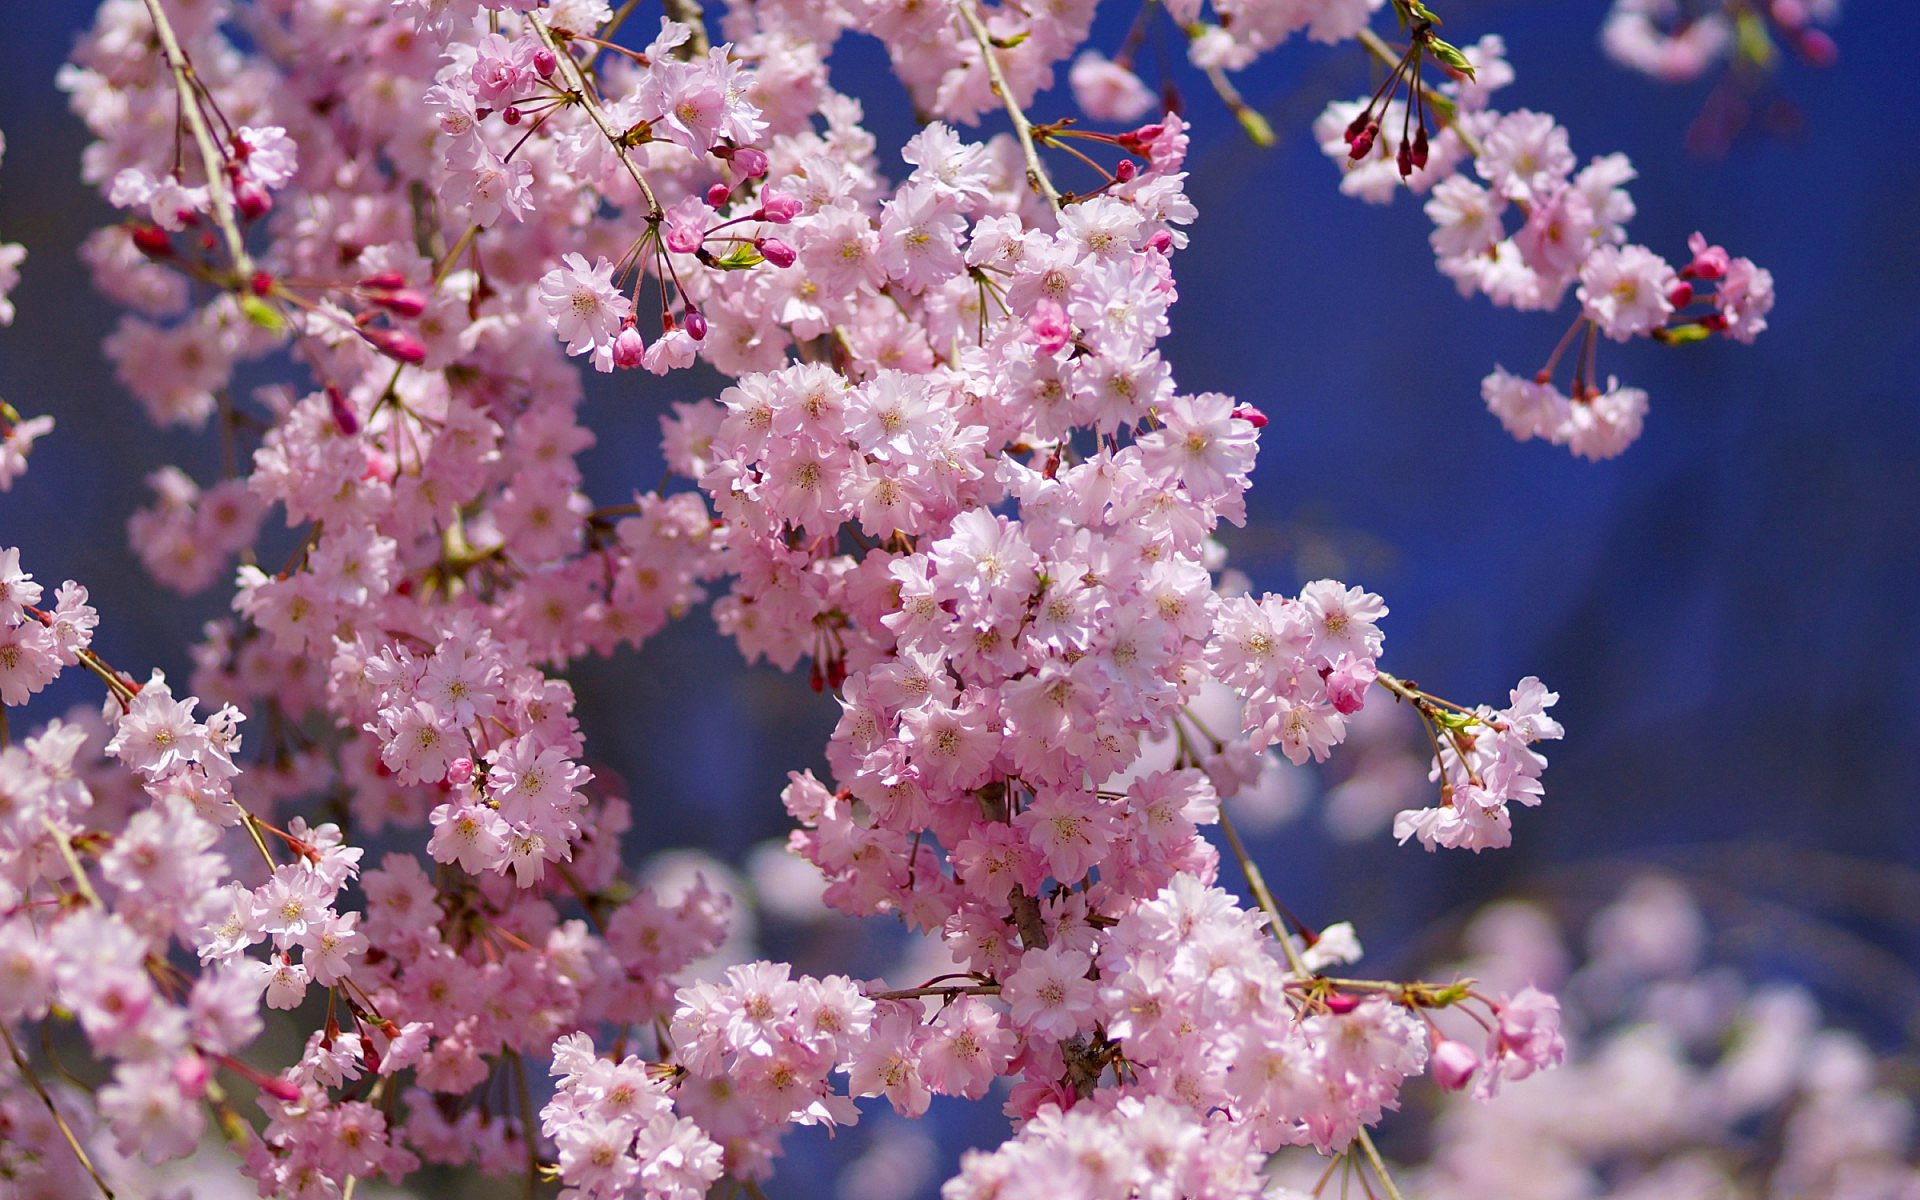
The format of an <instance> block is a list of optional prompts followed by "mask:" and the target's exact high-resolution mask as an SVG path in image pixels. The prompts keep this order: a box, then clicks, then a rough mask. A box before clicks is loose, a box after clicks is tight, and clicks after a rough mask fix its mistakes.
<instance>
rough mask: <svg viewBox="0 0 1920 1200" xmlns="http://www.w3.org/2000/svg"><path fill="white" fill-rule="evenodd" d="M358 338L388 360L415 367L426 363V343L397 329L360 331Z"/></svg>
mask: <svg viewBox="0 0 1920 1200" xmlns="http://www.w3.org/2000/svg"><path fill="white" fill-rule="evenodd" d="M360 336H361V337H363V338H365V339H367V341H368V342H369V343H371V344H372V346H373V348H374V349H375V350H378V351H379V352H380V353H382V354H384V355H386V356H387V357H388V358H391V359H394V360H396V361H399V362H403V363H410V364H413V365H415V366H418V365H419V364H420V363H422V362H425V361H426V358H427V346H426V343H425V342H422V341H421V340H420V339H419V338H417V337H414V336H413V335H412V334H410V333H406V332H404V331H402V330H399V329H362V330H361V331H360Z"/></svg>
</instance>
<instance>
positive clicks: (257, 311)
mask: <svg viewBox="0 0 1920 1200" xmlns="http://www.w3.org/2000/svg"><path fill="white" fill-rule="evenodd" d="M240 311H241V312H243V313H245V314H246V317H247V320H249V321H252V322H253V323H254V324H255V325H258V326H259V327H260V328H262V329H267V330H271V331H272V332H274V333H279V332H280V331H281V330H283V329H285V328H286V327H287V323H286V322H285V321H284V320H282V319H281V318H280V313H279V311H278V310H276V309H275V308H274V307H273V305H271V304H268V303H267V302H266V301H265V300H262V299H261V298H260V297H258V296H254V295H245V296H242V297H240Z"/></svg>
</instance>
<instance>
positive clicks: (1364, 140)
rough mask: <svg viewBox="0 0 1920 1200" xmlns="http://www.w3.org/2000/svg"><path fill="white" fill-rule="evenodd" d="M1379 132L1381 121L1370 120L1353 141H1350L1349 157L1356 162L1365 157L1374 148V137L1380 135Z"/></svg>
mask: <svg viewBox="0 0 1920 1200" xmlns="http://www.w3.org/2000/svg"><path fill="white" fill-rule="evenodd" d="M1379 133H1380V123H1379V122H1378V121H1368V122H1367V127H1366V128H1365V129H1362V130H1361V131H1360V132H1359V133H1357V134H1355V135H1354V138H1353V141H1352V142H1350V143H1348V145H1347V157H1348V158H1350V159H1352V160H1353V161H1354V162H1359V161H1360V160H1361V159H1363V158H1365V157H1366V156H1367V153H1368V151H1370V150H1372V149H1373V139H1374V138H1375V137H1377V136H1379Z"/></svg>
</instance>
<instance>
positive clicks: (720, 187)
mask: <svg viewBox="0 0 1920 1200" xmlns="http://www.w3.org/2000/svg"><path fill="white" fill-rule="evenodd" d="M731 195H733V189H732V188H730V187H728V186H727V185H726V184H724V183H716V184H714V185H713V186H712V187H710V188H708V189H707V207H708V208H719V207H720V206H721V205H723V204H725V203H726V202H727V197H728V196H731Z"/></svg>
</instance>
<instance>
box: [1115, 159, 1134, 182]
mask: <svg viewBox="0 0 1920 1200" xmlns="http://www.w3.org/2000/svg"><path fill="white" fill-rule="evenodd" d="M1139 173H1140V168H1139V167H1138V166H1136V165H1135V164H1134V161H1133V160H1132V159H1130V158H1123V159H1121V160H1120V162H1119V163H1118V164H1117V165H1116V166H1115V167H1114V168H1113V177H1114V178H1115V179H1117V180H1119V181H1120V182H1121V183H1126V182H1127V181H1129V180H1131V179H1132V178H1133V177H1134V176H1135V175H1138V174H1139Z"/></svg>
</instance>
